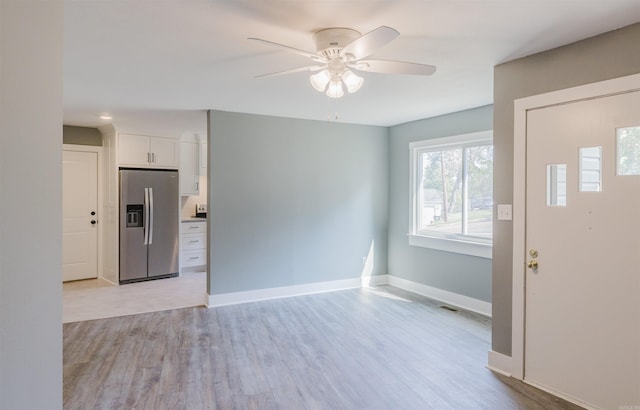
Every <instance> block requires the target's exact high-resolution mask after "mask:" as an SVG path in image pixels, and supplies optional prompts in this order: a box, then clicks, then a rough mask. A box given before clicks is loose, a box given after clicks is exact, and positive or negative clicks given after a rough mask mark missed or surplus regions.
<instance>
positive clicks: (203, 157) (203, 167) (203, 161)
mask: <svg viewBox="0 0 640 410" xmlns="http://www.w3.org/2000/svg"><path fill="white" fill-rule="evenodd" d="M207 155H208V153H207V143H206V142H203V143H201V144H200V175H202V176H204V177H206V176H207Z"/></svg>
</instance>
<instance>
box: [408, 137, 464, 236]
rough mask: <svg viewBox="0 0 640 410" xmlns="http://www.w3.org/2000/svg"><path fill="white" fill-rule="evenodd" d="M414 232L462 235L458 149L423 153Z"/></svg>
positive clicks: (460, 171)
mask: <svg viewBox="0 0 640 410" xmlns="http://www.w3.org/2000/svg"><path fill="white" fill-rule="evenodd" d="M421 160H422V183H421V185H420V189H421V195H420V197H421V200H420V210H419V214H420V219H419V226H418V230H419V231H420V232H421V233H424V231H437V232H442V233H455V234H460V233H462V149H460V148H457V149H449V150H443V151H430V152H424V153H422V155H421Z"/></svg>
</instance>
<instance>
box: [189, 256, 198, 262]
mask: <svg viewBox="0 0 640 410" xmlns="http://www.w3.org/2000/svg"><path fill="white" fill-rule="evenodd" d="M197 259H200V257H199V256H192V257H190V258H189V260H190V261H194V260H197Z"/></svg>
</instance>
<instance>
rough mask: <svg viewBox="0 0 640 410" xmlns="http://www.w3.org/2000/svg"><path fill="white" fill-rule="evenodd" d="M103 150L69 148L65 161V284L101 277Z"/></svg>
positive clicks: (63, 197) (63, 195)
mask: <svg viewBox="0 0 640 410" xmlns="http://www.w3.org/2000/svg"><path fill="white" fill-rule="evenodd" d="M99 153H100V148H98V147H85V146H66V145H65V147H64V151H63V159H62V214H63V217H62V232H63V233H62V238H63V239H62V250H63V251H62V280H63V282H67V281H73V280H81V279H91V278H97V277H98V276H99V261H98V255H99V246H100V229H99V225H98V221H99V219H98V218H99V209H98V194H99V190H98V155H99Z"/></svg>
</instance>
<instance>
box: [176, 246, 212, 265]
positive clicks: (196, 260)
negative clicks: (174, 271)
mask: <svg viewBox="0 0 640 410" xmlns="http://www.w3.org/2000/svg"><path fill="white" fill-rule="evenodd" d="M180 262H181V263H180V265H181V266H182V267H185V268H188V267H190V266H200V265H206V264H207V254H206V252H205V251H204V249H201V250H198V251H185V252H182V260H181V261H180Z"/></svg>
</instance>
